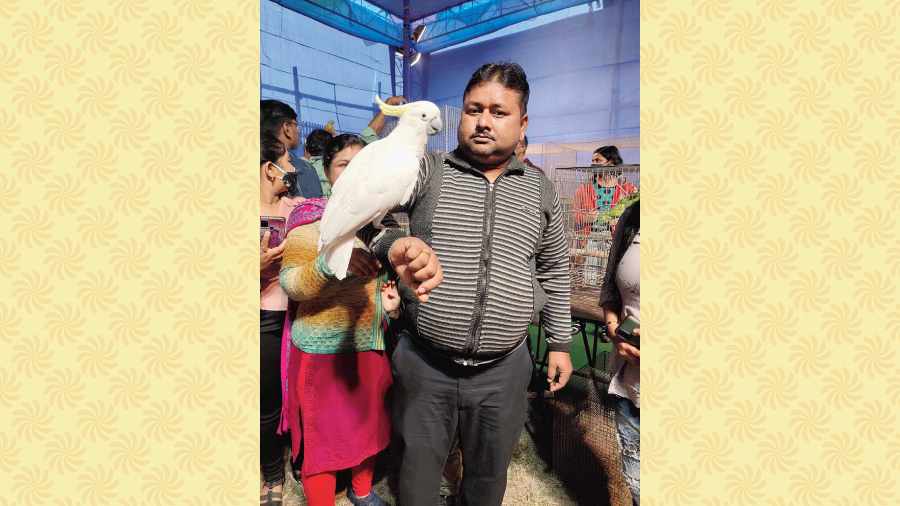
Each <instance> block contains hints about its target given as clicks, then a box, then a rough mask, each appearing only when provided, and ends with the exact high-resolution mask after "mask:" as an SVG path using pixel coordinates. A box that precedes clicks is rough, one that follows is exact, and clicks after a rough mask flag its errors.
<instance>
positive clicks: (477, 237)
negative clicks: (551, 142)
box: [360, 152, 572, 364]
mask: <svg viewBox="0 0 900 506" xmlns="http://www.w3.org/2000/svg"><path fill="white" fill-rule="evenodd" d="M399 210H400V211H405V212H407V213H408V214H409V226H410V233H411V235H413V236H414V237H418V238H420V239H422V240H423V241H425V242H426V243H427V244H428V245H430V246H431V247H432V248H433V249H434V251H435V253H436V254H437V257H438V259H439V260H440V262H441V266H442V267H443V270H444V281H443V283H441V285H440V286H438V287H437V288H436V289H435V290H433V291H432V292H431V293H430V295H429V299H428V302H427V303H425V304H420V303H419V302H418V300H411V301H407V302H408V304H407V306H406V309H405V311H406V317H407V323H408V324H409V327H410V329H411V330H412V331H413V332H414V333H415V334H417V336H418V338H419V341H420V342H421V341H424V342H425V343H427V344H428V345H429V347H430V348H432V349H433V350H434V351H438V352H441V353H442V354H445V355H448V356H450V357H451V358H452V359H454V360H456V361H458V362H462V363H465V364H477V363H482V362H485V361H491V360H495V359H497V358H499V357H502V356H504V355H505V354H507V353H509V352H511V351H512V350H514V349H515V348H516V347H517V346H518V345H520V344H521V343H522V342H523V340H524V338H525V337H526V334H527V332H528V324H529V323H530V322H531V319H532V313H533V311H534V309H535V308H534V304H535V291H536V290H537V287H536V286H535V285H536V284H539V285H540V287H541V288H542V289H543V291H544V292H545V293H546V298H547V300H546V304H545V305H544V307H543V309H542V310H541V311H542V315H543V317H544V329H545V334H546V336H547V342H548V345H549V348H550V350H552V351H569V345H570V343H571V339H572V336H571V309H570V302H569V255H568V246H567V242H566V236H565V232H564V230H563V219H562V211H561V207H560V203H559V196H558V195H557V193H556V189H555V188H554V186H553V184H552V183H551V182H550V180H549V179H547V177H546V176H545V175H544V174H543V173H541V172H540V171H538V170H535V169H534V168H532V167H529V166H527V165H525V164H524V163H522V162H521V161H519V160H518V159H517V158H515V157H513V158H511V159H510V162H509V164H508V165H507V168H506V170H505V172H504V173H503V174H501V175H500V176H499V177H498V178H497V179H496V181H495V182H494V183H490V182H489V181H488V180H487V178H486V177H485V176H484V175H483V174H482V172H481V171H479V170H478V169H476V168H474V167H472V166H471V165H470V164H469V163H467V162H466V161H465V160H463V159H462V158H460V156H459V155H458V154H457V152H452V153H429V154H427V155H426V156H425V158H424V161H423V162H422V166H421V169H420V171H419V179H418V182H417V184H416V188H415V190H414V192H413V195H412V197H411V198H410V202H409V203H407V205H405V206H404V207H403V208H401V209H399ZM384 224H385V225H386V226H388V227H391V225H390V224H389V223H388V222H385V223H384ZM376 234H377V235H376ZM360 235H361V237H362V238H363V239H364V240H366V242H367V243H369V244H370V246H371V248H372V251H373V252H374V253H375V255H376V256H377V257H378V258H379V259H381V261H382V262H383V263H384V264H385V265H388V263H387V253H388V251H389V250H390V247H391V245H392V244H393V243H394V241H395V240H397V239H398V238H400V237H403V232H402V231H400V230H399V229H397V228H387V229H385V230H383V231H376V230H375V229H374V228H372V227H369V228H368V230H364V231H363V232H362V233H361V234H360Z"/></svg>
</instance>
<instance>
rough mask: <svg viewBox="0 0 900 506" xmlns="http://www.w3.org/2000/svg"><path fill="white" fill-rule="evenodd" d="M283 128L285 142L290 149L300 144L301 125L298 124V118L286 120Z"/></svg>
mask: <svg viewBox="0 0 900 506" xmlns="http://www.w3.org/2000/svg"><path fill="white" fill-rule="evenodd" d="M281 128H282V135H283V136H284V143H285V145H286V146H287V148H288V149H289V150H291V149H295V148H296V147H297V146H299V145H300V125H299V124H297V120H295V119H292V120H288V121H285V122H284V124H283V125H282V126H281Z"/></svg>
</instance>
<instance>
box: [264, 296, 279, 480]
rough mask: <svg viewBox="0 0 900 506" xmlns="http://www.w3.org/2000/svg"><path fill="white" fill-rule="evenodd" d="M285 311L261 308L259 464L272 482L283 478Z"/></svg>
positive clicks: (265, 477) (265, 478)
mask: <svg viewBox="0 0 900 506" xmlns="http://www.w3.org/2000/svg"><path fill="white" fill-rule="evenodd" d="M284 315H285V311H267V310H264V309H261V310H260V311H259V372H260V379H259V465H260V467H261V468H262V475H263V480H265V482H266V483H268V484H270V485H275V484H278V483H282V482H283V481H284V438H283V437H282V436H279V435H278V434H277V430H278V422H279V421H281V325H282V323H283V322H284Z"/></svg>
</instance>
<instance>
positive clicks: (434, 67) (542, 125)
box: [410, 0, 640, 143]
mask: <svg viewBox="0 0 900 506" xmlns="http://www.w3.org/2000/svg"><path fill="white" fill-rule="evenodd" d="M639 57H640V13H639V3H638V0H620V1H615V2H610V1H607V2H605V4H604V8H603V10H598V11H594V12H590V13H585V14H581V15H577V16H573V17H570V18H567V19H563V20H560V21H556V22H554V23H550V24H547V25H544V26H540V27H537V28H532V29H530V30H527V31H524V32H519V33H516V34H513V35H509V36H506V37H502V38H499V39H493V40H490V41H487V42H483V43H480V44H475V45H470V46H466V47H463V48H460V49H450V50H447V51H442V52H439V53H437V54H434V55H428V56H425V57H423V62H422V63H420V65H417V66H416V67H413V70H414V75H413V83H412V86H411V90H410V91H411V92H412V94H413V95H414V96H415V97H416V98H427V99H428V100H432V101H435V102H437V103H442V104H443V103H447V104H450V105H455V106H457V107H459V106H461V104H462V92H463V90H464V89H465V86H466V82H467V81H468V79H469V77H470V76H471V75H472V72H473V71H474V70H475V69H477V68H478V67H479V66H480V65H481V64H483V63H486V62H490V61H498V60H507V61H514V62H517V63H519V64H520V65H522V67H523V68H524V69H525V72H526V73H527V74H528V83H529V85H530V86H531V100H530V101H529V108H528V115H529V126H528V137H529V140H530V141H531V142H532V143H542V142H579V141H592V140H598V139H600V140H602V139H616V138H622V137H637V136H638V134H639V132H640V63H639ZM420 69H421V70H420Z"/></svg>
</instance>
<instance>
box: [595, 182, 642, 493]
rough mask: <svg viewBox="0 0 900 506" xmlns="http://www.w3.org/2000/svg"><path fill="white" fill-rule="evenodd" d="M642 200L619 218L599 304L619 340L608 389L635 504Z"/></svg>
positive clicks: (637, 486) (610, 331) (609, 331)
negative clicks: (612, 400)
mask: <svg viewBox="0 0 900 506" xmlns="http://www.w3.org/2000/svg"><path fill="white" fill-rule="evenodd" d="M640 244H641V201H640V199H638V200H636V201H635V202H634V203H633V204H631V205H630V206H628V208H626V209H625V211H624V212H623V213H622V216H621V217H620V218H619V225H618V226H617V227H616V229H615V233H614V234H613V242H612V247H611V248H610V251H609V259H608V261H607V263H606V274H605V275H604V277H603V285H602V288H601V292H600V307H602V308H603V312H604V317H605V320H606V331H607V335H608V336H609V337H610V339H611V340H612V342H613V343H614V345H615V354H614V355H613V359H612V364H611V370H612V371H614V373H613V377H612V380H611V381H610V384H609V393H610V394H611V395H613V396H616V398H617V399H616V428H617V432H618V435H619V442H620V444H621V447H622V467H623V473H624V475H625V482H626V483H627V484H628V488H629V489H630V490H631V496H632V498H633V500H634V504H636V505H639V504H640V503H641V481H640V456H641V433H640V430H641V349H640V336H641V328H640V321H641V276H640V273H641V269H640V261H641V257H640V255H641V254H640Z"/></svg>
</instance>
